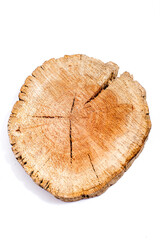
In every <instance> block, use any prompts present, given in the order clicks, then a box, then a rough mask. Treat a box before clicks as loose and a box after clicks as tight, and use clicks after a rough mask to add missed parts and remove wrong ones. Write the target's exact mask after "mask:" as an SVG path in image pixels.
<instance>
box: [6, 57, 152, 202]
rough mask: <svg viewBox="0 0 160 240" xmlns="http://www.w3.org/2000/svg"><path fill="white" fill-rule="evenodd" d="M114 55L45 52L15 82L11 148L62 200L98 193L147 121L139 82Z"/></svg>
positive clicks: (133, 151) (139, 144) (142, 135)
mask: <svg viewBox="0 0 160 240" xmlns="http://www.w3.org/2000/svg"><path fill="white" fill-rule="evenodd" d="M117 74H118V66H117V65H116V64H115V63H112V62H109V63H103V62H101V61H100V60H96V59H94V58H89V57H87V56H84V55H73V56H64V57H63V58H60V59H51V60H49V61H46V62H45V63H44V64H43V65H42V66H40V67H38V68H37V69H36V70H35V71H34V72H33V73H32V76H29V77H28V78H27V79H26V81H25V83H24V85H23V86H22V88H21V91H20V94H19V101H17V102H16V104H15V105H14V107H13V110H12V114H11V116H10V119H9V127H8V131H9V137H10V142H11V145H12V149H13V152H14V154H15V156H16V158H17V159H18V161H19V162H20V164H21V165H22V166H23V167H24V169H25V171H26V172H27V173H28V174H29V175H30V176H31V177H32V179H33V180H34V181H35V182H36V183H37V184H39V185H40V186H41V187H43V188H44V189H46V190H47V191H49V192H50V193H52V194H53V195H54V196H55V197H57V198H59V199H61V200H64V201H75V200H79V199H82V198H89V197H93V196H97V195H99V194H101V193H102V192H104V191H105V190H106V189H107V188H108V187H109V186H111V185H112V184H113V183H115V182H116V181H117V180H118V179H119V178H120V177H121V176H122V175H123V173H124V172H125V171H126V169H128V167H129V166H130V165H131V163H132V162H133V160H134V159H135V158H136V157H137V155H138V153H139V152H140V151H141V150H142V148H143V146H144V143H145V140H146V138H147V136H148V133H149V131H150V127H151V123H150V118H149V110H148V106H147V103H146V94H145V90H144V89H143V88H142V87H141V85H140V84H139V83H138V82H136V81H134V80H133V77H132V76H131V75H130V74H129V73H127V72H125V73H123V74H122V75H121V76H120V77H117Z"/></svg>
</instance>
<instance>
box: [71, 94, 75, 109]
mask: <svg viewBox="0 0 160 240" xmlns="http://www.w3.org/2000/svg"><path fill="white" fill-rule="evenodd" d="M74 103H75V97H74V98H73V103H72V107H71V112H72V111H73V108H74Z"/></svg>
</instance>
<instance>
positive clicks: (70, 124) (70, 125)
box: [69, 120, 72, 164]
mask: <svg viewBox="0 0 160 240" xmlns="http://www.w3.org/2000/svg"><path fill="white" fill-rule="evenodd" d="M69 139H70V158H71V160H70V161H71V164H72V123H71V120H70V121H69Z"/></svg>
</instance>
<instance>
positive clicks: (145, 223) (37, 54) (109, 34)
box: [0, 0, 160, 240]
mask: <svg viewBox="0 0 160 240" xmlns="http://www.w3.org/2000/svg"><path fill="white" fill-rule="evenodd" d="M76 53H82V54H86V55H88V56H90V57H95V58H98V59H100V60H102V61H104V62H107V61H114V62H116V63H117V64H118V65H119V66H120V73H122V72H123V71H125V70H127V71H129V72H130V73H131V74H133V75H134V78H135V79H136V80H138V81H139V82H140V84H141V85H142V86H143V87H144V88H145V89H146V91H147V101H148V105H149V109H150V115H151V120H152V130H151V132H150V135H149V139H148V141H147V143H146V145H145V148H144V150H143V152H142V153H141V155H140V156H139V157H138V159H136V161H135V162H134V164H133V165H132V167H131V168H130V169H129V170H128V172H127V173H125V175H124V176H123V177H122V178H121V179H120V180H119V181H118V182H117V183H116V184H115V185H114V186H112V187H111V188H110V189H109V190H108V191H106V192H105V193H104V194H103V195H101V196H99V197H97V198H93V199H89V200H81V201H79V202H74V203H63V202H61V201H60V200H57V199H55V198H54V197H53V196H52V195H51V194H49V193H48V192H46V191H44V190H43V189H41V188H40V187H38V186H37V185H36V184H35V183H33V182H32V180H31V178H30V177H29V176H28V175H27V174H26V173H25V172H24V170H23V168H22V167H21V166H20V164H19V163H18V162H17V160H16V159H15V157H14V155H13V153H12V151H11V147H10V144H9V140H8V134H7V121H8V118H9V114H10V112H11V109H12V106H13V104H14V103H15V101H16V100H17V99H18V93H19V89H20V87H21V85H22V84H23V83H24V80H25V78H26V77H27V76H28V75H30V74H31V73H32V71H33V70H34V69H35V68H36V67H37V66H38V65H41V64H42V63H43V62H44V61H45V60H48V59H50V58H53V57H54V58H58V57H62V56H63V55H65V54H76ZM159 70H160V1H158V0H150V1H148V0H134V1H129V0H110V1H108V0H98V1H94V0H92V1H90V0H85V1H84V0H81V1H76V0H74V1H73V0H57V1H55V0H51V1H49V0H45V1H41V0H38V1H36V0H32V1H31V0H28V1H24V0H23V1H22V0H14V1H13V0H5V1H2V0H1V1H0V239H2V240H6V239H7V240H8V239H9V240H10V239H16V240H19V239H24V240H25V239H27V240H28V239H31V240H32V239H38V240H41V239H47V240H50V239H58V240H59V239H60V240H61V239H70V240H72V239H87V240H88V239H101V240H103V239H109V240H113V239H115V240H117V239H123V240H128V239H129V240H135V239H136V240H143V239H147V240H149V239H150V240H153V239H154V240H159V239H160V154H159V149H160V137H159V136H160V127H159V126H160V124H159V122H160V107H159V105H160V104H159V103H160V89H159V88H160V77H159Z"/></svg>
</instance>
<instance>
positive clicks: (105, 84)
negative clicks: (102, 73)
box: [84, 73, 113, 105]
mask: <svg viewBox="0 0 160 240" xmlns="http://www.w3.org/2000/svg"><path fill="white" fill-rule="evenodd" d="M112 79H113V73H112V74H111V76H110V78H109V79H108V80H107V81H106V82H105V83H103V84H102V85H101V86H100V87H99V89H98V90H97V91H96V92H95V93H94V94H93V95H92V96H91V97H90V99H89V100H87V101H86V102H85V104H87V103H89V102H91V101H92V100H93V99H95V98H96V97H97V96H98V95H99V94H100V93H101V92H102V91H103V90H105V89H106V88H107V87H108V86H109V81H110V80H112ZM85 104H84V105H85Z"/></svg>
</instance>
